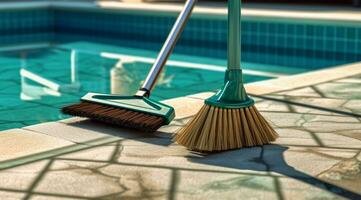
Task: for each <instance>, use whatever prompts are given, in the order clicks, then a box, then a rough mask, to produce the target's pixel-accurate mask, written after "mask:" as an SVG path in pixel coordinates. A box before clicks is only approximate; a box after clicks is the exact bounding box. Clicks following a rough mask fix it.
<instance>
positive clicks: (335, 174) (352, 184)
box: [318, 159, 361, 195]
mask: <svg viewBox="0 0 361 200" xmlns="http://www.w3.org/2000/svg"><path fill="white" fill-rule="evenodd" d="M318 177H319V178H321V179H323V180H325V181H329V182H331V183H333V184H337V185H340V186H342V187H344V188H347V189H349V190H351V191H353V192H355V193H359V194H360V195H361V191H360V188H361V161H359V160H357V159H348V160H344V161H341V162H339V163H337V165H334V166H333V167H332V168H331V169H329V170H327V171H325V172H323V173H322V174H320V175H319V176H318Z"/></svg>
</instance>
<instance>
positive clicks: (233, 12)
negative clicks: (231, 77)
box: [228, 0, 241, 70]
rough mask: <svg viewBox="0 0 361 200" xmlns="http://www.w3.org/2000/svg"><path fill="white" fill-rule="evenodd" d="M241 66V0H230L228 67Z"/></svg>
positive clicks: (236, 67) (237, 67)
mask: <svg viewBox="0 0 361 200" xmlns="http://www.w3.org/2000/svg"><path fill="white" fill-rule="evenodd" d="M240 68H241V0H228V69H229V70H232V69H240Z"/></svg>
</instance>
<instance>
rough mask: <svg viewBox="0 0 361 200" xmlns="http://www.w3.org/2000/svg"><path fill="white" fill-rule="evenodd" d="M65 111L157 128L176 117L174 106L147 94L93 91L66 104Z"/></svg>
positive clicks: (151, 129) (143, 128)
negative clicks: (75, 101)
mask: <svg viewBox="0 0 361 200" xmlns="http://www.w3.org/2000/svg"><path fill="white" fill-rule="evenodd" d="M62 112H63V113H64V114H68V115H73V116H78V117H86V118H89V119H93V120H95V121H100V122H104V123H108V124H113V125H117V126H121V127H124V128H131V129H136V130H140V131H143V132H155V131H156V130H157V129H159V128H160V127H161V126H163V125H167V124H169V123H170V121H172V120H173V118H174V116H175V113H174V109H173V108H172V107H170V106H168V105H165V104H162V103H159V102H156V101H153V100H151V99H148V98H146V97H137V96H116V95H102V94H94V93H89V94H87V95H86V96H84V97H83V98H82V101H81V102H80V103H78V104H74V105H70V106H67V107H64V108H62Z"/></svg>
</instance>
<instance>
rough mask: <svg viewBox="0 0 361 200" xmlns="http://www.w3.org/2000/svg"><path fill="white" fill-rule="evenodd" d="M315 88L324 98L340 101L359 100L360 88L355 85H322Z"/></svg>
mask: <svg viewBox="0 0 361 200" xmlns="http://www.w3.org/2000/svg"><path fill="white" fill-rule="evenodd" d="M315 88H317V89H318V90H319V91H320V92H321V93H322V94H324V96H326V97H329V98H341V99H345V98H346V99H360V98H361V87H360V84H355V83H323V84H320V85H317V86H316V87H315Z"/></svg>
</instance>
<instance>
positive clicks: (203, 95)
mask: <svg viewBox="0 0 361 200" xmlns="http://www.w3.org/2000/svg"><path fill="white" fill-rule="evenodd" d="M214 94H215V93H214V92H202V93H198V94H192V95H189V96H187V97H190V98H196V99H202V100H205V99H208V98H209V97H211V96H212V95H214Z"/></svg>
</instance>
